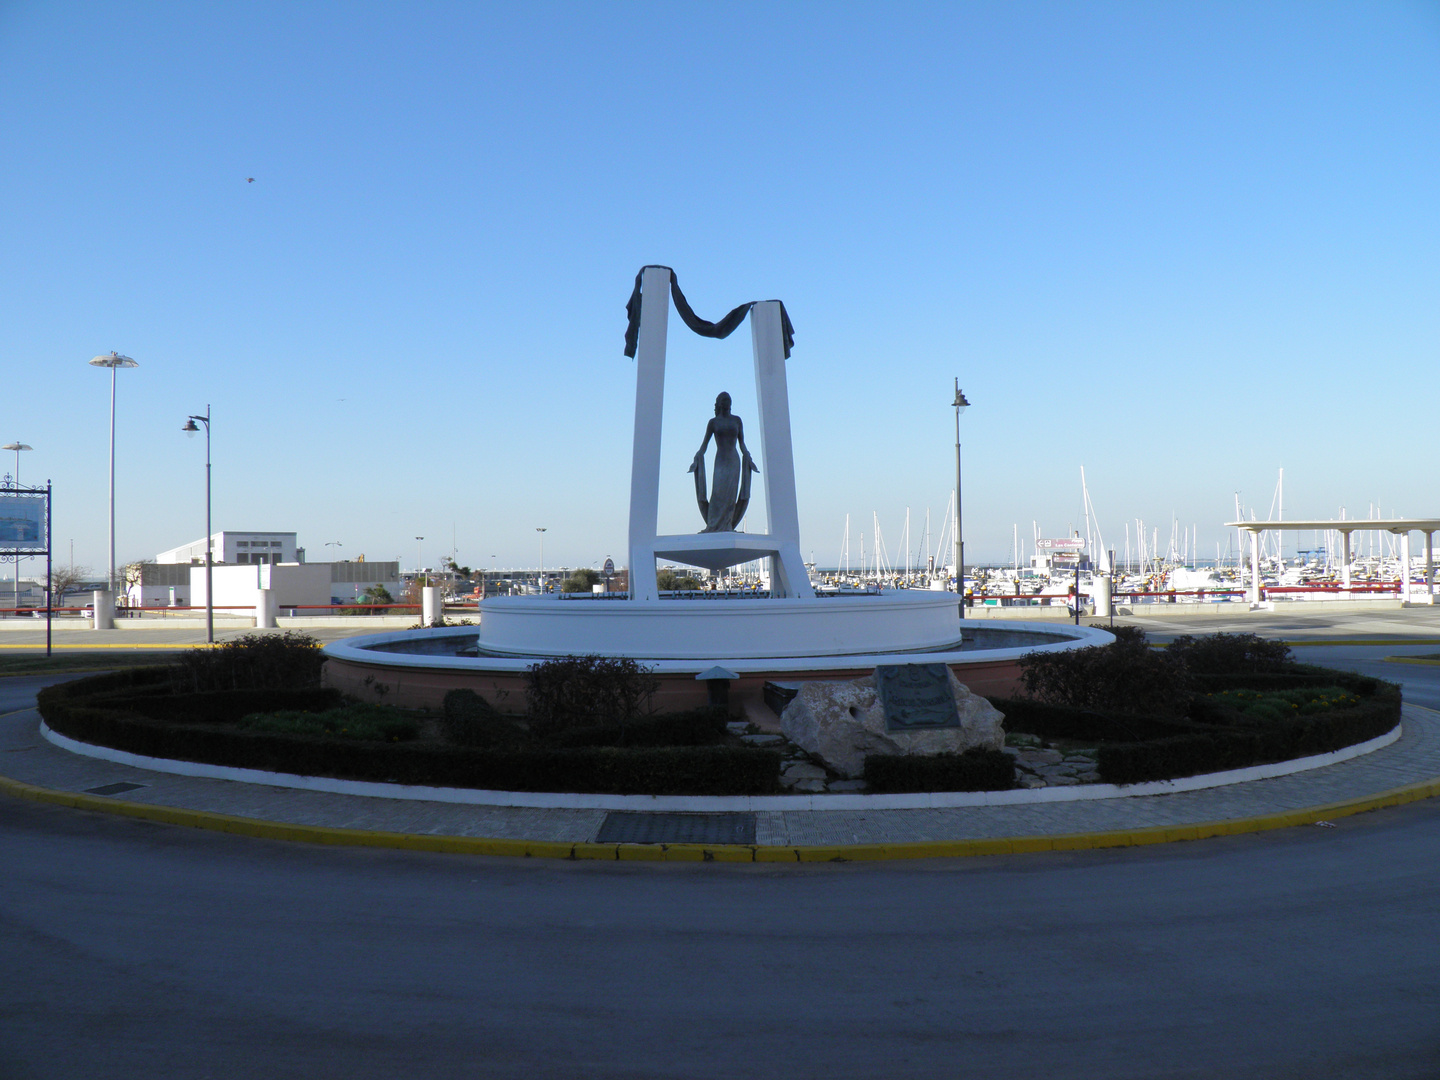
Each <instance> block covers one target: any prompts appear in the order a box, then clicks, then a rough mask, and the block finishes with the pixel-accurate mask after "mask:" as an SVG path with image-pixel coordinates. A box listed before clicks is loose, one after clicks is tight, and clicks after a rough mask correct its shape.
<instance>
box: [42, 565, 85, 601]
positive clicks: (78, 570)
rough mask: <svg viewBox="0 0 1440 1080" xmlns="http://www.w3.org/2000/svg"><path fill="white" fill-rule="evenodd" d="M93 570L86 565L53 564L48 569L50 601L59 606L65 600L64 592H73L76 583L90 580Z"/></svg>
mask: <svg viewBox="0 0 1440 1080" xmlns="http://www.w3.org/2000/svg"><path fill="white" fill-rule="evenodd" d="M94 576H95V571H94V570H91V569H90V568H89V567H88V566H54V567H51V569H50V603H51V604H52V605H54V606H56V607H59V606H61V605H63V604H64V602H65V594H66V593H68V592H73V591H74V590H75V587H76V586H77V585H80V584H82V583H83V582H86V581H89V580H91V579H92V578H93V577H94Z"/></svg>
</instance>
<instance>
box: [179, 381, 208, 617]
mask: <svg viewBox="0 0 1440 1080" xmlns="http://www.w3.org/2000/svg"><path fill="white" fill-rule="evenodd" d="M196 420H199V421H200V423H202V424H204V425H205V640H206V641H207V642H210V643H211V644H214V642H215V578H214V575H213V573H212V572H211V565H212V564H213V563H214V561H215V560H214V559H213V558H211V555H210V552H211V548H212V546H213V545H214V542H215V540H214V534H213V533H212V532H211V531H210V406H209V405H206V406H205V415H204V416H192V417H190V418H189V419H187V420H186V421H185V426H184V427H183V428H181V429H180V430H181V431H183V432H185V437H186V438H188V439H193V438H194V437H195V433H196V432H197V431H199V430H200V429H199V428H198V427H196V426H195V421H196Z"/></svg>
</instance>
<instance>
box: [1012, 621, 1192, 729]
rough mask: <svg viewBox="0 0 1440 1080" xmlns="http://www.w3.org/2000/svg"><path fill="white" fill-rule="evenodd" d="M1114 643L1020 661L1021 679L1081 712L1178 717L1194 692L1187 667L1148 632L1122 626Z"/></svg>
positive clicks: (1039, 694)
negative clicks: (1154, 645) (1156, 645)
mask: <svg viewBox="0 0 1440 1080" xmlns="http://www.w3.org/2000/svg"><path fill="white" fill-rule="evenodd" d="M1121 629H1123V630H1124V632H1123V633H1122V634H1118V635H1117V636H1116V640H1115V642H1114V644H1111V645H1092V646H1089V647H1087V648H1083V649H1069V650H1066V651H1064V652H1033V653H1029V654H1027V655H1025V656H1022V657H1021V658H1020V679H1021V682H1022V683H1023V684H1024V686H1025V689H1026V691H1027V692H1028V693H1029V694H1031V695H1032V696H1033V697H1035V698H1038V699H1039V700H1041V701H1047V702H1051V703H1053V704H1056V705H1071V706H1075V707H1078V708H1089V709H1102V708H1103V709H1107V710H1111V709H1113V710H1117V711H1120V712H1129V713H1156V714H1160V715H1178V714H1180V713H1182V712H1183V711H1184V708H1185V701H1186V698H1187V695H1188V693H1189V686H1188V679H1187V673H1186V670H1185V665H1184V663H1183V662H1182V661H1181V660H1180V659H1179V657H1178V656H1177V655H1175V654H1172V653H1170V652H1169V650H1156V649H1151V648H1150V647H1149V645H1148V644H1147V643H1146V640H1145V632H1144V631H1143V630H1140V629H1138V628H1135V627H1125V628H1121Z"/></svg>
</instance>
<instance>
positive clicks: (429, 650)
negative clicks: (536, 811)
mask: <svg viewBox="0 0 1440 1080" xmlns="http://www.w3.org/2000/svg"><path fill="white" fill-rule="evenodd" d="M962 627H963V630H962ZM1112 640H1113V638H1112V636H1111V635H1110V634H1109V633H1107V632H1106V631H1104V630H1100V629H1095V628H1092V627H1088V626H1068V625H1063V624H1062V625H1058V626H1057V625H1055V624H1054V623H1048V622H1047V623H1041V622H1026V621H1023V620H996V619H987V620H985V622H984V624H983V625H976V624H975V623H973V622H964V623H962V621H961V619H960V618H959V605H958V604H957V603H956V601H955V598H954V596H953V594H951V595H950V596H949V597H948V599H947V597H946V595H945V594H931V593H921V592H919V591H918V590H917V591H915V592H913V593H907V592H903V591H902V592H895V593H882V594H879V595H872V596H838V597H826V598H821V599H813V600H811V599H803V600H802V599H782V600H776V599H706V600H680V599H674V600H672V599H663V600H658V601H652V602H649V603H645V602H639V601H629V600H606V599H588V598H587V599H583V600H560V599H557V598H556V597H554V596H544V597H502V598H497V599H494V600H487V601H486V602H485V603H484V604H483V605H482V607H481V621H480V626H479V627H478V628H477V627H465V626H461V627H441V628H435V629H428V630H404V631H399V632H392V633H386V634H370V635H366V636H363V637H352V638H344V639H342V640H340V641H334V642H331V643H330V644H329V645H327V646H325V654H326V656H327V658H328V662H327V663H326V665H325V682H326V685H329V686H334V687H337V688H338V689H340V690H342V691H343V692H345V693H349V694H353V695H355V696H357V697H361V698H370V697H372V695H374V693H375V691H376V689H377V688H382V687H383V690H382V691H381V695H382V696H383V700H384V701H385V702H387V703H390V704H396V705H400V706H402V707H408V708H438V707H439V706H440V704H441V702H442V700H443V699H444V696H445V694H446V693H447V692H449V691H450V690H454V689H459V688H466V689H471V690H474V691H475V692H476V693H478V694H480V695H481V696H482V697H484V698H486V699H487V700H489V701H490V702H491V703H492V704H493V705H495V706H496V707H497V708H498V709H500V710H501V711H503V712H512V713H519V712H523V711H524V702H525V691H526V674H527V672H528V671H529V668H530V666H531V665H532V664H534V663H536V662H537V661H539V660H543V659H545V658H547V657H554V656H566V655H590V654H597V655H603V656H624V657H630V658H632V659H635V660H637V661H640V662H642V663H644V664H645V666H646V667H648V668H650V669H651V670H652V671H653V672H654V674H655V676H656V677H657V679H658V680H659V682H660V688H659V690H658V691H657V693H656V696H655V701H654V704H655V706H656V707H657V708H658V709H660V710H662V711H668V710H672V709H685V708H692V707H694V706H696V705H700V704H703V703H704V702H705V701H706V700H707V694H708V690H707V687H706V684H705V683H704V682H703V681H700V680H698V679H697V676H698V675H700V674H701V673H703V672H705V671H707V670H708V669H710V668H712V667H715V666H717V665H718V666H721V667H724V668H726V669H728V671H729V672H731V673H733V674H734V675H735V676H736V678H735V679H733V680H730V698H731V700H732V702H733V701H737V700H741V699H744V698H745V697H747V696H758V695H759V694H760V693H761V692H762V689H763V687H764V684H765V683H766V682H783V683H793V682H801V681H808V680H816V679H826V680H833V679H858V678H861V677H863V676H867V675H870V674H871V673H872V672H873V671H874V670H875V668H876V667H877V666H879V665H881V664H928V663H944V664H947V665H949V666H950V667H951V668H952V670H954V672H955V674H956V677H957V678H959V680H960V681H961V682H963V683H965V684H966V685H967V686H968V687H969V688H970V689H971V690H972V691H973V692H975V693H978V694H985V695H997V694H998V695H1006V696H1008V695H1011V694H1013V693H1015V692H1016V691H1017V690H1018V688H1019V676H1020V669H1019V660H1020V657H1022V656H1024V655H1025V654H1026V653H1030V652H1034V651H1036V650H1043V651H1053V650H1059V649H1074V648H1079V647H1083V646H1086V645H1103V644H1108V643H1109V642H1110V641H1112Z"/></svg>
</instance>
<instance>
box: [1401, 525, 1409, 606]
mask: <svg viewBox="0 0 1440 1080" xmlns="http://www.w3.org/2000/svg"><path fill="white" fill-rule="evenodd" d="M1400 602H1401V603H1402V604H1408V603H1409V602H1410V531H1409V530H1408V529H1407V530H1406V531H1405V532H1402V533H1401V534H1400Z"/></svg>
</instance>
